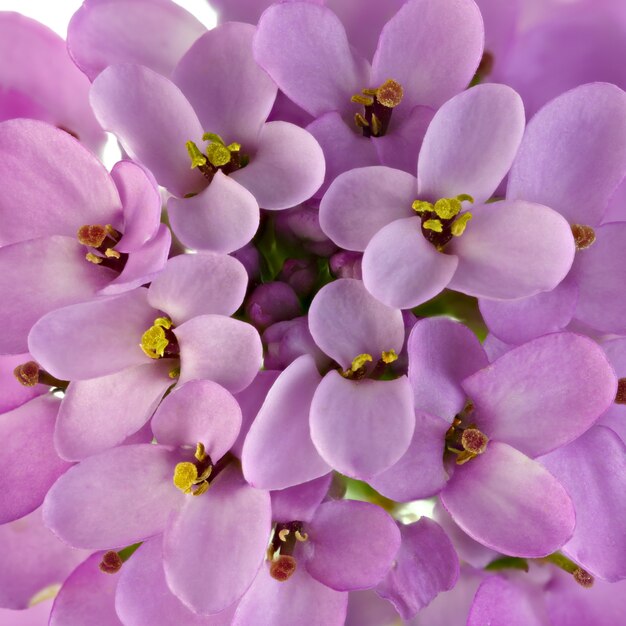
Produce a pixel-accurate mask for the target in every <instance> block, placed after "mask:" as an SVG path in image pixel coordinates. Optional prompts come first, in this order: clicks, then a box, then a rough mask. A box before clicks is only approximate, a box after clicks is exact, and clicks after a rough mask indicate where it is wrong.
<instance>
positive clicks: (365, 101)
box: [351, 93, 374, 107]
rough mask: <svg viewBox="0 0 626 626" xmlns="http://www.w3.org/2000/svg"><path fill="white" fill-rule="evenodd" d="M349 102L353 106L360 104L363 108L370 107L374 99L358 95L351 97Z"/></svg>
mask: <svg viewBox="0 0 626 626" xmlns="http://www.w3.org/2000/svg"><path fill="white" fill-rule="evenodd" d="M351 100H352V102H354V103H355V104H362V105H363V106H364V107H370V106H372V104H374V98H373V97H372V96H365V95H362V94H360V93H357V94H356V95H354V96H352V98H351Z"/></svg>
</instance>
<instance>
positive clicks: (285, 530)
mask: <svg viewBox="0 0 626 626" xmlns="http://www.w3.org/2000/svg"><path fill="white" fill-rule="evenodd" d="M289 532H290V531H289V529H288V528H283V529H282V530H280V531H279V532H278V538H279V539H280V540H281V541H287V536H288V535H289ZM296 532H298V531H296ZM296 536H297V535H296Z"/></svg>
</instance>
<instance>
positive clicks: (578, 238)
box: [572, 224, 596, 250]
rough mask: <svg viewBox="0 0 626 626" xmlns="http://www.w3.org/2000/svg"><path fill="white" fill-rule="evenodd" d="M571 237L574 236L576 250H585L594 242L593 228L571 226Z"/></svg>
mask: <svg viewBox="0 0 626 626" xmlns="http://www.w3.org/2000/svg"><path fill="white" fill-rule="evenodd" d="M572 235H574V244H575V245H576V250H586V249H587V248H588V247H589V246H590V245H591V244H592V243H593V242H594V241H595V240H596V233H595V231H594V230H593V228H591V226H584V225H583V224H572Z"/></svg>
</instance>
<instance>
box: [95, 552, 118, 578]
mask: <svg viewBox="0 0 626 626" xmlns="http://www.w3.org/2000/svg"><path fill="white" fill-rule="evenodd" d="M123 563H124V561H122V559H121V558H120V555H119V554H118V553H117V552H114V551H113V550H109V551H108V552H105V553H104V555H103V556H102V561H100V565H99V566H98V567H99V568H100V571H101V572H104V573H105V574H115V573H117V572H119V571H120V569H122V564H123Z"/></svg>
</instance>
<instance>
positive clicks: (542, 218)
mask: <svg viewBox="0 0 626 626" xmlns="http://www.w3.org/2000/svg"><path fill="white" fill-rule="evenodd" d="M471 213H472V216H473V217H472V220H471V221H470V222H469V223H468V226H467V229H466V230H465V232H464V233H463V234H462V235H461V236H460V237H455V238H454V239H453V240H452V241H451V242H450V245H449V252H450V253H451V254H455V255H456V256H458V258H459V266H458V268H457V271H456V272H455V274H454V276H453V278H452V280H451V281H450V288H451V289H455V290H457V291H461V292H463V293H466V294H468V295H472V296H478V297H486V298H499V299H504V300H508V299H514V298H523V297H526V296H532V295H534V294H536V293H538V292H542V291H549V290H551V289H553V288H554V287H556V286H557V285H558V284H559V283H560V282H561V281H562V280H563V279H564V278H565V277H566V276H567V273H568V272H569V269H570V267H571V266H572V263H573V261H574V252H575V246H574V238H573V237H572V231H571V228H570V226H569V224H568V223H567V222H566V221H565V219H564V218H563V217H561V215H559V214H558V213H557V212H556V211H553V210H552V209H549V208H548V207H545V206H541V205H539V204H533V203H530V202H524V201H522V200H515V201H510V200H503V201H502V202H496V203H490V204H483V205H478V206H472V207H471Z"/></svg>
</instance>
